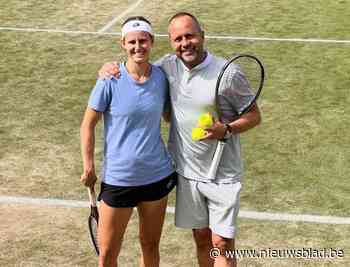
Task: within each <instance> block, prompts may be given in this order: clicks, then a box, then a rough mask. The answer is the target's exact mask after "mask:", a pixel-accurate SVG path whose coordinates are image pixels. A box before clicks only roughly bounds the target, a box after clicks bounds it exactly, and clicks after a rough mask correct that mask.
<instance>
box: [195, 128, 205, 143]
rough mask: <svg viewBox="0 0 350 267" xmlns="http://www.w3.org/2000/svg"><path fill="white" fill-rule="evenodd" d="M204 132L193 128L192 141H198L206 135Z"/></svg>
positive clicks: (201, 129)
mask: <svg viewBox="0 0 350 267" xmlns="http://www.w3.org/2000/svg"><path fill="white" fill-rule="evenodd" d="M206 133H207V132H206V131H205V130H204V129H203V128H193V129H192V140H193V141H198V140H200V139H202V138H203V137H204V136H205V135H206Z"/></svg>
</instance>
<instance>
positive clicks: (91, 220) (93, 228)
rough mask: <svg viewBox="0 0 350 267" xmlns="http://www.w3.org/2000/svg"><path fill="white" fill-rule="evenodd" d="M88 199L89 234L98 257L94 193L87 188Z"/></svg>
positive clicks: (96, 211) (96, 212)
mask: <svg viewBox="0 0 350 267" xmlns="http://www.w3.org/2000/svg"><path fill="white" fill-rule="evenodd" d="M88 192H89V199H90V215H89V219H88V224H89V232H90V237H91V241H92V244H93V246H94V248H95V251H96V254H97V255H99V254H100V253H99V245H98V235H97V227H98V210H97V205H96V193H95V189H94V188H93V187H92V188H90V187H89V188H88Z"/></svg>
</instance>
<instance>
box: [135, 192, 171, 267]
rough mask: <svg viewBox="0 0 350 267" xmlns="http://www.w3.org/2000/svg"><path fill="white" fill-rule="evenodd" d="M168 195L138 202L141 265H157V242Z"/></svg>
mask: <svg viewBox="0 0 350 267" xmlns="http://www.w3.org/2000/svg"><path fill="white" fill-rule="evenodd" d="M167 201H168V197H167V196H166V197H164V198H162V199H160V200H156V201H145V202H140V203H139V204H138V206H137V210H138V213H139V220H140V223H139V231H140V243H141V249H142V255H141V260H140V266H141V267H158V266H159V242H160V237H161V233H162V228H163V223H164V217H165V211H166V206H167Z"/></svg>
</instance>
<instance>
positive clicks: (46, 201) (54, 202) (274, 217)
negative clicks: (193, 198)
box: [0, 196, 350, 224]
mask: <svg viewBox="0 0 350 267" xmlns="http://www.w3.org/2000/svg"><path fill="white" fill-rule="evenodd" d="M0 203H1V204H26V205H30V204H32V205H43V206H63V207H75V208H82V207H89V205H90V204H89V202H87V201H76V200H63V199H52V198H30V197H10V196H0ZM174 211H175V209H174V207H167V212H168V213H172V214H173V213H174ZM238 217H240V218H245V219H254V220H266V221H287V222H309V223H320V224H350V217H335V216H317V215H309V214H288V213H270V212H257V211H247V210H241V211H240V212H239V215H238Z"/></svg>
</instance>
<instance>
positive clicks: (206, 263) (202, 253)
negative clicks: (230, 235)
mask: <svg viewBox="0 0 350 267" xmlns="http://www.w3.org/2000/svg"><path fill="white" fill-rule="evenodd" d="M192 232H193V238H194V241H195V243H196V249H197V258H198V264H199V266H200V267H212V266H214V260H213V259H211V258H210V256H209V252H210V250H211V249H212V247H213V245H212V233H211V230H210V229H209V228H204V229H193V230H192Z"/></svg>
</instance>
